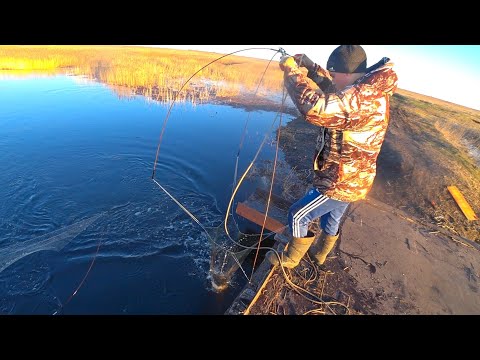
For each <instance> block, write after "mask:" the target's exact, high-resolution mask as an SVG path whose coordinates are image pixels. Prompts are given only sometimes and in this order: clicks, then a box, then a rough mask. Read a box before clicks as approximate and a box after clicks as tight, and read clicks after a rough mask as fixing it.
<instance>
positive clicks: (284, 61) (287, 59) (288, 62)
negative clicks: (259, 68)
mask: <svg viewBox="0 0 480 360" xmlns="http://www.w3.org/2000/svg"><path fill="white" fill-rule="evenodd" d="M279 65H280V69H282V70H283V71H285V70H287V71H290V69H293V68H296V67H298V65H297V63H296V62H295V59H294V58H293V56H283V57H282V58H281V59H280V62H279Z"/></svg>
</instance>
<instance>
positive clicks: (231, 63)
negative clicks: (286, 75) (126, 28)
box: [0, 45, 283, 99]
mask: <svg viewBox="0 0 480 360" xmlns="http://www.w3.org/2000/svg"><path fill="white" fill-rule="evenodd" d="M220 56H221V55H220V54H216V53H207V52H199V51H190V50H188V51H183V50H173V49H158V48H143V47H132V46H56V45H55V46H53V45H49V46H0V70H25V71H28V70H31V71H33V70H48V69H59V70H62V69H68V70H69V71H70V72H72V73H74V74H78V75H87V76H89V77H92V78H96V79H98V80H99V81H102V82H105V83H106V84H110V85H115V86H126V87H129V88H133V89H136V91H137V92H140V93H150V94H153V93H156V94H158V96H159V97H161V98H165V97H167V98H169V99H170V98H172V97H173V95H174V93H175V92H176V91H178V90H179V89H180V87H181V86H182V85H183V84H184V83H185V81H186V80H187V79H188V78H189V77H190V76H191V75H192V74H194V73H195V72H196V71H198V70H199V69H200V68H202V67H203V66H205V65H206V64H208V63H209V62H210V61H212V60H214V59H216V58H219V57H220ZM267 63H268V62H267V61H266V60H260V59H254V58H247V57H243V56H234V55H232V56H229V57H225V58H223V59H221V60H219V61H217V62H215V63H213V64H211V65H210V66H208V67H206V68H205V69H203V70H202V71H201V72H200V73H199V74H197V76H196V77H195V78H194V79H192V82H193V83H195V84H196V88H195V91H194V92H197V93H199V94H200V93H201V98H202V99H206V97H207V95H206V93H205V89H207V90H206V91H207V92H209V93H215V94H216V95H217V96H232V95H235V94H238V92H239V91H241V89H244V90H245V91H253V90H254V89H255V88H256V87H257V86H258V83H259V81H260V77H261V75H262V73H263V71H264V69H265V67H266V65H267ZM206 80H208V85H207V83H206V82H205V81H206ZM282 80H283V79H282V72H281V71H279V69H278V65H277V64H276V63H273V64H271V68H270V69H269V71H267V73H266V74H265V78H264V80H263V83H262V84H261V85H262V87H263V88H264V89H266V90H273V91H279V90H280V89H281V87H282ZM202 81H204V82H203V83H202ZM201 86H203V87H204V90H203V91H200V87H201ZM155 89H157V90H155ZM159 89H167V90H166V91H160V90H159ZM187 91H193V90H192V89H189V88H188V87H187ZM184 96H185V97H188V96H187V95H184Z"/></svg>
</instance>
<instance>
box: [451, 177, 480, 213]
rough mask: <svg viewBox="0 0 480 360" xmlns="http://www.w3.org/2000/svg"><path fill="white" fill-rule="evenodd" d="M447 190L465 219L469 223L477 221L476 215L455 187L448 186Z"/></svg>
mask: <svg viewBox="0 0 480 360" xmlns="http://www.w3.org/2000/svg"><path fill="white" fill-rule="evenodd" d="M447 189H448V191H450V194H452V197H453V199H454V200H455V201H456V203H457V205H458V206H459V208H460V210H462V212H463V214H464V215H465V217H466V218H467V219H468V220H470V221H472V220H478V217H477V215H476V214H475V212H474V211H473V209H472V208H471V206H470V205H469V204H468V202H467V200H465V198H464V197H463V194H462V193H461V192H460V190H458V188H457V187H456V186H448V187H447Z"/></svg>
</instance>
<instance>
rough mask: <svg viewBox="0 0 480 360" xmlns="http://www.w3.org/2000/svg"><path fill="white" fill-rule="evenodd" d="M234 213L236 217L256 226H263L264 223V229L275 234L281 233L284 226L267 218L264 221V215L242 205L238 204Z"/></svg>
mask: <svg viewBox="0 0 480 360" xmlns="http://www.w3.org/2000/svg"><path fill="white" fill-rule="evenodd" d="M236 212H237V214H238V215H240V216H243V217H244V218H245V219H247V220H250V221H252V222H254V223H255V224H257V225H260V226H263V223H264V221H265V229H267V230H270V231H273V232H275V233H282V232H283V231H284V230H285V228H286V226H285V225H283V224H282V223H281V222H280V221H278V220H275V219H273V218H271V217H268V216H267V219H266V220H265V214H262V213H261V212H260V211H257V210H255V209H252V208H251V207H248V206H247V205H245V204H244V203H238V205H237V209H236Z"/></svg>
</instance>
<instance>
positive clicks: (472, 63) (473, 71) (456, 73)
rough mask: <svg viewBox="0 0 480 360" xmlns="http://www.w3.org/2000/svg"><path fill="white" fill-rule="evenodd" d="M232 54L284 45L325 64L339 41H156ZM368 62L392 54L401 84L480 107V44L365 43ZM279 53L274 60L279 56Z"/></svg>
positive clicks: (259, 54)
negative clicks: (218, 43)
mask: <svg viewBox="0 0 480 360" xmlns="http://www.w3.org/2000/svg"><path fill="white" fill-rule="evenodd" d="M155 46H158V47H164V48H171V49H182V50H200V51H208V52H216V53H220V54H228V53H231V52H234V51H239V50H243V49H248V48H271V49H278V48H280V47H282V48H283V49H284V50H285V51H286V52H287V53H288V54H290V55H294V54H306V55H307V56H308V57H309V58H310V59H312V60H313V61H314V62H316V63H318V64H320V65H321V66H323V67H325V66H326V63H327V60H328V57H329V56H330V54H331V52H332V51H333V50H334V49H335V48H336V47H337V46H338V45H155ZM362 47H363V48H364V49H365V52H366V53H367V66H370V65H373V64H375V63H376V62H378V61H379V60H380V59H381V58H382V57H384V56H386V57H389V58H390V59H391V60H392V61H393V62H394V63H395V70H396V71H397V74H398V87H399V88H401V89H405V90H410V91H414V92H417V93H420V94H424V95H428V96H433V97H435V98H438V99H442V100H446V101H450V102H453V103H455V104H459V105H464V106H467V107H470V108H473V109H477V110H480V91H479V90H480V89H479V86H480V45H362ZM274 54H275V52H274V51H271V50H248V51H241V52H238V53H236V54H235V55H240V56H248V57H254V58H261V59H270V58H271V57H272V56H273V55H274ZM279 58H280V56H279V55H277V56H276V57H275V58H274V60H279Z"/></svg>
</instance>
